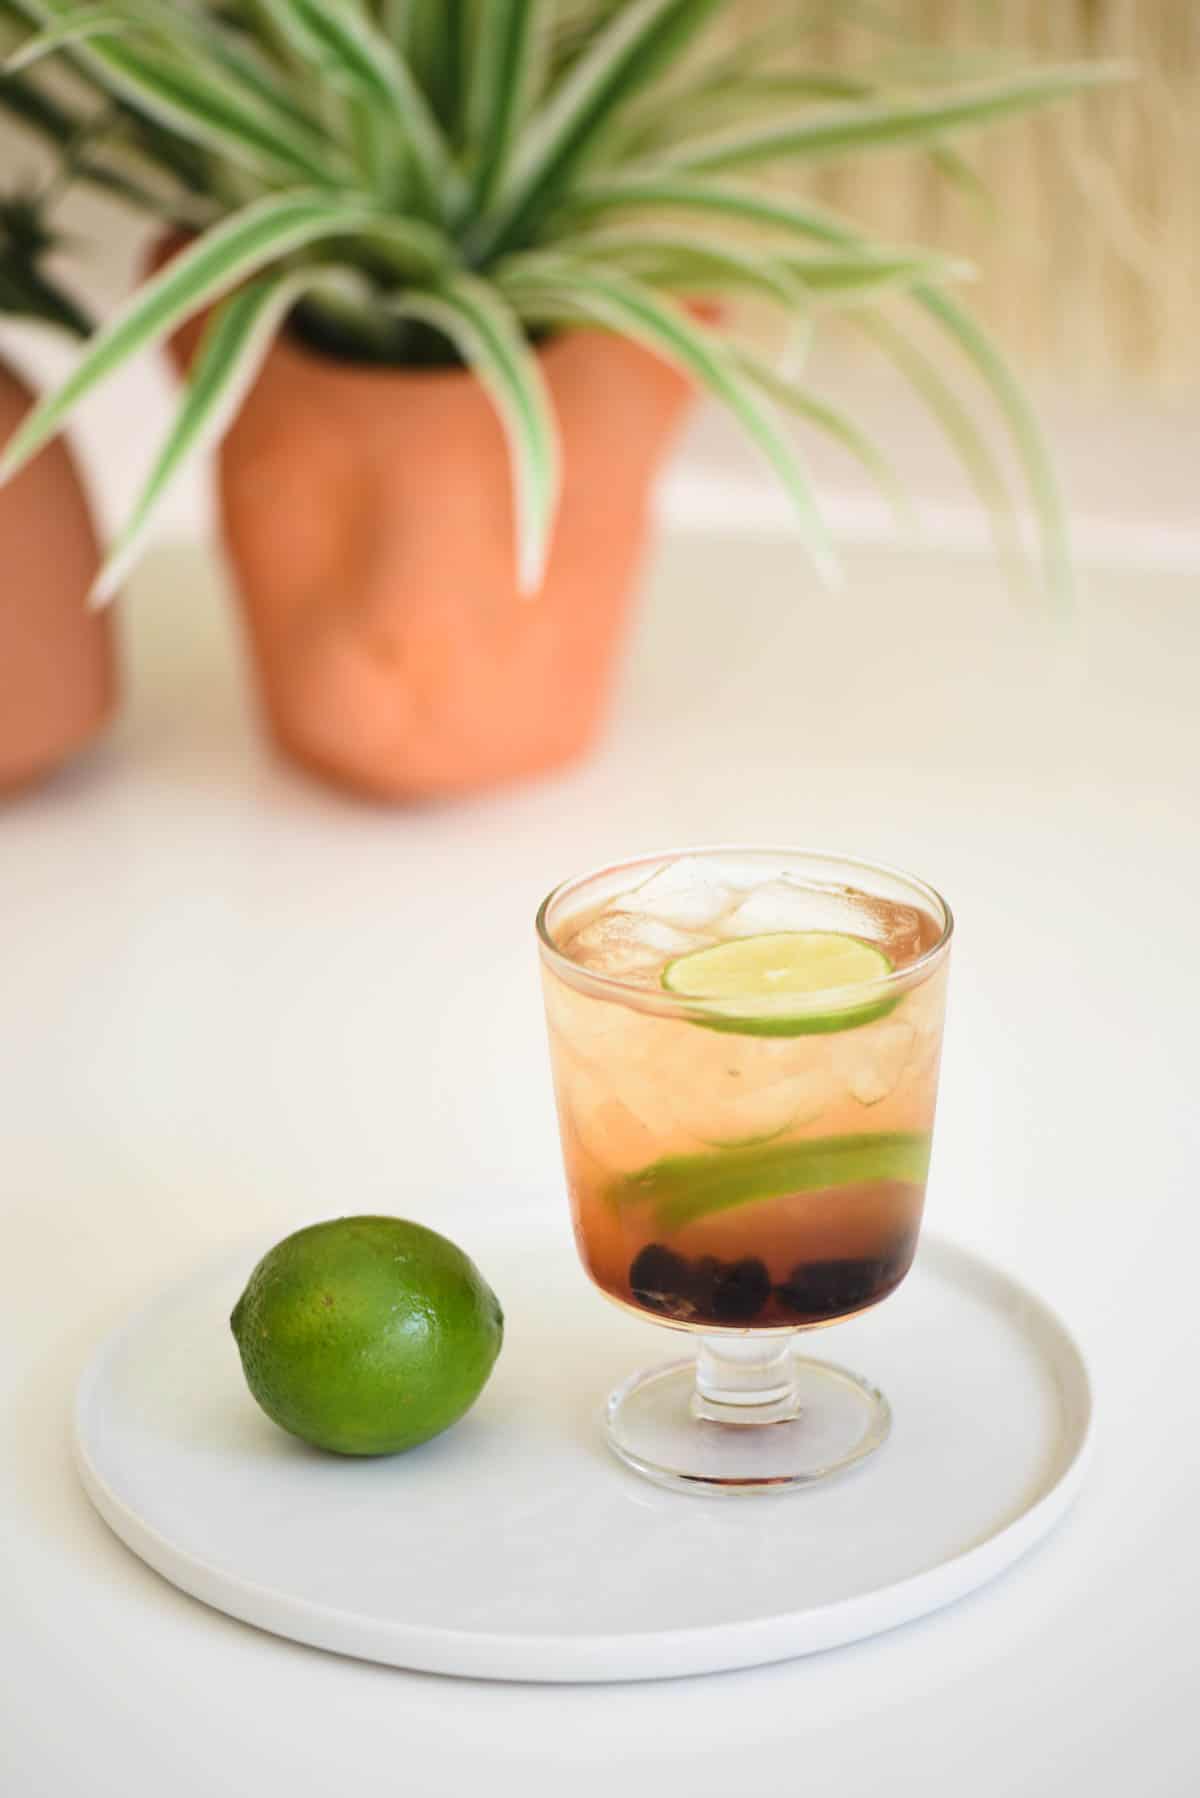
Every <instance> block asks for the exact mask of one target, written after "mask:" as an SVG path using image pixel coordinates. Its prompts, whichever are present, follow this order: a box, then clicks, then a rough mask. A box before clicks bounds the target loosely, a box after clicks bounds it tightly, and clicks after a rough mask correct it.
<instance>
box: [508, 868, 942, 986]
mask: <svg viewBox="0 0 1200 1798" xmlns="http://www.w3.org/2000/svg"><path fill="white" fill-rule="evenodd" d="M758 855H762V856H780V857H787V858H790V859H793V860H797V861H812V862H827V863H829V862H832V863H836V864H838V865H839V866H841V867H844V868H848V869H858V870H861V871H862V872H863V873H864V874H877V875H883V876H885V878H887V879H890V880H896V881H900V882H902V883H903V884H904V885H906V886H909V887H912V888H913V889H914V890H915V891H916V892H917V893H918V894H920V895H923V896H924V897H926V898H928V899H929V900H930V901H932V911H933V917H934V921H935V922H938V921H939V919H940V922H941V926H942V928H941V933H940V935H939V936H938V939H937V941H936V942H935V943H933V944H931V945H930V947H929V948H928V949H925V950H923V951H922V953H921V954H920V955H918V956H917V957H916V959H915V960H914V961H910V962H909V963H907V965H906V966H905V967H903V968H892V969H891V970H890V971H889V972H888V973H886V974H881V975H879V977H878V978H877V979H874V980H864V981H861V982H858V983H856V984H855V985H853V986H840V987H823V988H818V989H816V990H815V991H813V992H811V993H805V994H804V995H803V999H804V1004H803V1007H802V1009H803V1010H804V1011H809V1010H813V1011H816V1010H818V1009H820V1008H822V1007H824V1008H830V1009H835V1010H840V1009H842V1008H843V1007H842V1005H841V1004H840V1001H841V1000H842V999H844V1000H845V1009H850V1008H851V1007H853V1006H858V1005H861V1004H862V1002H863V1001H864V1000H871V999H875V998H879V997H882V996H884V995H886V994H888V993H890V992H896V991H906V990H907V989H908V988H909V987H911V986H916V985H917V984H918V983H919V982H920V981H921V980H922V979H923V978H924V977H925V976H926V975H928V974H929V973H932V971H933V969H934V968H935V966H936V965H937V964H938V962H940V961H942V960H943V959H944V958H945V955H946V953H947V951H948V950H949V947H950V941H951V938H952V937H953V935H954V913H953V912H952V911H951V909H950V906H949V904H948V902H947V901H946V900H945V899H944V898H943V897H942V895H941V893H939V892H938V890H937V888H936V887H934V886H931V885H930V883H929V882H928V881H927V880H922V879H921V878H920V876H919V875H917V874H910V873H909V872H908V870H907V869H906V868H897V867H895V866H893V865H892V864H891V863H890V862H879V861H868V860H867V859H865V858H864V857H863V856H856V855H845V854H843V853H842V852H841V851H840V850H836V849H815V848H811V847H806V848H799V847H796V846H792V847H790V848H789V847H784V846H781V845H779V844H770V843H704V844H700V845H698V846H696V845H693V846H690V847H686V848H680V849H663V850H658V851H656V852H651V853H649V854H646V855H634V856H630V857H628V858H627V859H625V860H620V861H615V862H609V863H607V864H606V865H604V866H602V867H598V868H592V869H590V870H589V871H588V872H586V873H583V874H575V875H571V876H569V877H568V878H567V879H566V880H561V881H559V882H558V883H557V885H555V886H553V887H552V888H551V889H550V891H549V892H548V893H547V894H546V897H545V898H544V899H543V900H542V903H541V904H540V905H539V906H538V909H537V916H536V919H535V927H536V930H537V936H538V945H539V948H540V950H541V953H542V956H543V958H544V960H545V961H546V962H547V963H548V965H549V966H551V967H552V968H554V970H555V972H556V973H559V974H561V975H562V976H563V977H564V978H565V979H566V980H568V982H569V983H570V984H571V985H572V986H576V987H579V988H581V989H583V990H585V991H592V992H594V993H596V994H597V996H599V997H601V998H609V999H619V1000H621V1001H622V1002H625V1003H630V1002H632V1003H633V1004H635V1005H636V1006H637V1008H638V1009H639V1010H644V1011H653V1012H660V1013H662V1014H663V1015H664V1016H672V1017H679V1016H680V1015H685V1016H697V1015H700V1016H707V1017H714V1016H716V1017H722V1016H724V1017H730V1016H733V1015H739V1016H742V1017H759V1018H771V1017H779V1016H782V1015H784V1013H785V1012H787V1013H791V1014H793V1015H794V1014H795V1012H796V1009H797V1001H796V996H795V995H790V996H787V997H785V996H784V995H778V996H772V997H770V998H767V999H764V996H763V995H762V994H761V993H757V994H749V993H744V994H736V993H731V994H728V995H725V996H723V997H722V998H721V999H719V1000H713V999H701V998H695V997H693V998H688V997H687V996H685V995H684V994H676V993H669V992H667V991H666V990H665V989H664V990H663V991H662V992H656V991H655V990H654V989H653V988H651V987H645V986H638V985H637V984H636V983H635V982H634V981H632V980H627V979H623V978H622V977H621V976H620V975H619V974H603V973H599V972H597V971H596V970H595V969H593V968H584V967H581V966H580V964H579V963H578V962H576V961H572V959H571V957H570V956H569V955H567V954H566V953H565V952H564V951H563V950H562V949H560V948H559V947H558V945H557V943H556V942H555V941H554V939H553V937H552V936H551V934H550V929H549V923H548V920H549V916H550V912H551V909H552V908H553V907H554V905H555V904H556V903H557V902H558V901H559V900H560V899H563V898H565V897H566V896H567V895H568V894H570V893H572V892H575V891H579V890H582V889H583V888H584V887H587V886H589V885H591V884H592V882H594V881H598V880H602V879H604V877H605V876H606V875H610V874H617V873H620V872H621V871H622V870H624V869H626V868H629V869H635V868H641V867H646V868H654V867H656V866H658V865H660V864H661V865H663V866H669V865H670V864H671V863H672V862H678V861H684V860H688V859H693V858H694V859H714V858H716V857H719V856H729V857H731V858H736V857H738V856H758Z"/></svg>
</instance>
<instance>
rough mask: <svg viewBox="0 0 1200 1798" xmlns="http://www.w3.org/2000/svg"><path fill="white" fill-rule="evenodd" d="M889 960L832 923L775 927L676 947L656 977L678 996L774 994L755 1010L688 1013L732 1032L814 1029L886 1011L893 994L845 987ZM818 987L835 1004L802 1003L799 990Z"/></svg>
mask: <svg viewBox="0 0 1200 1798" xmlns="http://www.w3.org/2000/svg"><path fill="white" fill-rule="evenodd" d="M892 967H893V964H892V962H891V961H890V960H889V958H888V957H887V956H886V955H885V954H884V953H883V950H882V949H876V948H875V947H873V945H872V944H870V943H864V942H863V941H861V939H860V938H858V937H856V936H843V935H842V934H841V933H840V932H838V931H832V930H780V931H773V932H772V933H771V934H770V935H768V936H747V937H739V938H738V939H737V940H736V941H735V942H730V943H717V944H715V945H714V946H713V947H712V948H710V949H696V950H693V952H692V953H691V954H690V955H680V956H678V957H677V958H676V959H675V960H674V961H670V962H668V963H667V965H666V967H665V968H664V969H663V973H662V983H663V986H664V987H665V988H666V990H667V991H668V992H669V993H674V994H676V996H677V997H679V998H681V999H704V1000H715V1001H722V1002H725V1003H728V1002H730V1001H738V1000H757V999H769V1000H772V1001H774V1003H773V1005H772V1006H771V1009H770V1010H769V1011H764V1012H763V1013H761V1014H760V1015H758V1016H757V1017H755V1016H749V1017H747V1016H737V1015H734V1014H732V1013H730V1012H723V1013H720V1014H713V1015H712V1016H710V1017H704V1018H697V1019H696V1022H697V1023H699V1024H703V1025H704V1026H706V1027H707V1028H708V1029H710V1030H727V1031H731V1032H734V1033H736V1034H737V1035H739V1036H815V1035H825V1034H828V1033H829V1032H831V1031H835V1030H855V1029H857V1028H858V1027H859V1026H860V1025H861V1024H870V1023H872V1022H873V1021H874V1020H875V1019H876V1018H882V1017H886V1015H887V1013H888V1012H889V1011H892V1010H893V1009H894V1008H895V1006H896V1005H897V1004H898V1003H899V1000H898V998H896V997H888V998H886V999H879V998H872V999H867V1000H862V1001H858V1002H857V1003H856V1001H855V999H854V996H853V989H854V988H855V987H856V986H867V985H870V984H872V983H873V982H877V981H879V980H881V979H882V978H883V977H884V975H886V974H890V973H891V972H892ZM822 993H828V994H830V995H831V996H832V995H833V994H835V993H836V994H837V1002H836V1004H834V1005H832V1006H827V1005H821V1004H811V1005H809V1006H808V1007H806V1006H805V1005H804V1003H803V1001H804V1000H805V999H806V998H808V999H811V998H812V997H813V996H814V995H817V994H822ZM789 999H795V1000H796V1001H798V1003H797V1004H796V1006H795V1009H794V1010H793V1009H791V1007H789V1006H788V1005H786V1004H780V1001H781V1000H784V1001H786V1000H789Z"/></svg>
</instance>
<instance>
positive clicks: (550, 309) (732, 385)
mask: <svg viewBox="0 0 1200 1798" xmlns="http://www.w3.org/2000/svg"><path fill="white" fill-rule="evenodd" d="M498 279H499V280H500V281H501V284H502V285H503V286H504V288H505V290H506V291H507V292H508V293H510V295H511V296H512V298H513V300H514V303H516V304H518V305H521V306H522V308H523V310H524V311H525V312H526V315H527V316H528V315H530V314H532V315H533V316H535V317H536V316H537V315H538V309H539V307H543V308H545V316H547V317H548V318H550V319H554V318H558V319H562V318H574V319H576V320H580V319H582V320H585V321H590V322H591V323H593V324H597V325H600V326H601V327H602V328H604V329H606V330H609V331H614V332H616V333H617V334H618V335H619V336H623V337H628V338H631V339H632V340H633V341H634V342H637V343H642V344H644V345H646V347H647V348H649V349H651V350H653V351H654V352H655V353H656V354H657V355H660V356H662V357H664V358H665V359H666V360H667V361H668V362H671V363H673V364H674V365H675V366H676V367H677V368H679V369H681V370H682V371H683V372H684V373H685V374H687V375H688V376H690V377H691V378H692V379H693V380H695V381H696V382H697V383H698V384H699V385H700V386H702V387H703V388H705V389H706V390H707V391H708V392H709V393H711V394H712V395H713V396H714V398H716V399H718V400H720V401H721V403H722V404H723V405H724V406H726V407H727V408H728V410H729V411H730V412H732V413H733V415H734V416H735V417H736V418H737V419H738V420H739V422H740V423H741V425H742V426H743V428H744V429H745V430H746V431H747V432H748V433H749V435H750V437H751V438H752V439H753V441H754V442H755V443H756V444H757V445H758V447H759V449H760V450H761V451H762V453H763V454H764V456H765V457H766V458H767V460H768V462H769V463H770V464H771V466H772V467H773V468H774V470H775V472H776V474H777V475H778V476H779V478H780V479H781V480H782V482H783V484H784V486H785V487H786V488H787V490H788V492H789V493H790V494H791V496H792V499H793V500H794V502H795V505H796V510H797V515H798V518H799V521H800V525H801V528H802V529H803V532H804V535H805V540H806V542H807V544H808V548H809V551H810V553H811V555H812V557H813V561H814V563H815V564H816V566H817V568H818V570H819V572H820V574H821V576H822V578H823V579H824V580H826V581H827V582H829V583H830V584H834V583H836V582H837V580H838V579H839V568H838V562H837V557H836V555H835V553H834V549H833V544H832V542H831V541H830V538H829V533H828V531H827V530H826V527H825V522H824V520H823V518H822V517H821V513H820V509H819V507H818V505H817V501H816V496H815V494H814V492H813V486H812V482H811V480H810V479H809V476H808V474H807V472H806V470H805V467H804V464H803V461H802V459H801V457H800V454H799V452H798V450H797V449H796V447H795V445H794V444H793V443H792V442H791V441H790V439H789V437H788V434H787V432H786V431H785V430H784V429H783V427H782V425H781V424H780V422H779V419H778V418H777V416H776V414H775V412H774V410H773V409H772V407H771V405H770V404H769V402H767V401H765V400H763V399H762V398H761V397H760V396H759V394H758V392H757V391H756V389H755V387H754V385H753V384H752V382H750V381H749V380H748V379H747V378H746V376H745V375H744V374H743V373H742V371H741V370H740V369H739V368H738V366H737V362H736V360H735V358H734V356H733V355H732V353H731V352H730V350H729V349H728V347H727V345H726V344H725V342H724V340H723V339H722V337H721V336H720V335H719V334H717V333H716V332H714V331H711V330H709V329H708V328H707V327H705V326H703V325H701V324H699V323H697V321H696V320H695V319H694V318H693V317H691V315H690V314H689V313H688V312H686V311H685V310H684V308H683V307H682V306H679V305H677V304H675V303H674V302H673V301H671V300H669V299H666V298H664V297H663V296H661V295H659V294H657V293H655V292H654V290H653V289H652V288H650V287H648V286H646V285H645V284H644V283H641V282H638V281H634V280H631V279H630V278H629V277H627V276H625V275H623V274H616V273H613V272H611V271H609V272H605V273H600V272H598V271H596V270H593V269H589V268H588V267H587V265H586V264H583V263H580V262H577V261H574V260H572V259H570V258H568V257H559V256H556V255H553V254H551V253H547V254H544V255H538V254H530V255H528V256H522V257H513V258H512V260H511V261H510V262H508V263H506V264H505V265H504V268H503V271H502V273H501V274H500V275H498Z"/></svg>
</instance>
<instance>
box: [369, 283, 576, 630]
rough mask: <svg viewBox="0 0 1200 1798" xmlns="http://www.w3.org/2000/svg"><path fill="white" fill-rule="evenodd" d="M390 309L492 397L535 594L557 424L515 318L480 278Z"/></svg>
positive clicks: (544, 552)
mask: <svg viewBox="0 0 1200 1798" xmlns="http://www.w3.org/2000/svg"><path fill="white" fill-rule="evenodd" d="M387 304H388V307H389V309H390V310H392V311H394V312H396V313H397V314H398V315H400V316H403V317H408V318H415V319H421V320H423V321H424V323H426V324H429V325H433V326H434V327H435V328H436V329H437V330H439V331H441V332H442V333H443V334H444V335H445V336H446V337H448V338H449V339H450V340H451V342H452V343H453V344H455V346H456V347H457V349H458V350H459V353H460V354H461V355H462V357H463V360H464V361H465V362H466V363H467V364H468V365H469V366H470V367H471V368H472V369H473V370H474V371H475V373H476V375H477V376H478V377H479V379H480V381H481V382H482V383H483V386H484V387H485V388H486V390H487V392H488V394H489V395H490V396H491V399H492V402H493V404H494V405H495V407H496V410H497V412H498V413H499V416H500V420H501V423H502V424H503V426H504V430H505V435H506V437H507V439H508V446H509V455H510V457H511V461H512V469H513V492H514V498H515V502H516V503H515V508H514V509H515V512H516V519H517V543H516V554H517V580H518V586H519V588H520V591H521V592H522V593H524V594H526V595H532V594H535V593H536V592H537V591H538V589H539V588H540V587H541V585H542V582H543V580H544V579H545V573H546V562H547V558H548V557H549V554H550V540H551V535H552V532H553V527H554V518H555V513H556V511H557V508H558V496H559V487H560V482H561V469H560V449H559V437H558V425H557V421H556V419H555V416H554V408H553V405H552V403H551V399H550V394H549V391H548V390H547V387H546V383H545V379H544V377H543V375H542V371H541V368H540V366H539V364H538V359H537V356H536V355H535V354H534V352H533V350H532V349H531V347H530V345H529V342H528V340H527V339H526V337H525V334H524V332H523V331H522V330H521V327H520V324H519V322H518V320H517V318H516V316H515V314H514V313H513V312H512V311H511V310H510V308H509V307H508V306H507V305H506V304H505V303H504V301H503V300H502V299H501V298H500V297H499V296H498V295H497V293H496V292H495V290H494V289H493V288H492V287H491V286H490V285H489V284H488V283H487V282H485V281H481V280H480V279H479V278H478V277H477V276H474V275H467V274H459V275H455V276H453V277H451V278H450V279H448V280H446V281H444V282H442V283H441V284H440V285H439V286H438V287H437V289H436V290H434V289H431V290H429V291H424V290H420V291H418V290H411V291H409V292H407V293H401V294H397V295H393V296H389V298H388V301H387Z"/></svg>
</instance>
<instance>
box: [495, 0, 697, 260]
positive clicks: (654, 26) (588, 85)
mask: <svg viewBox="0 0 1200 1798" xmlns="http://www.w3.org/2000/svg"><path fill="white" fill-rule="evenodd" d="M727 4H728V0H630V4H628V5H625V6H622V7H621V8H620V9H619V11H617V12H615V13H614V15H613V17H612V18H611V20H610V21H609V23H608V24H607V25H606V26H605V27H604V29H603V30H602V31H600V32H599V33H598V34H597V36H596V37H595V38H594V39H593V40H592V41H591V43H590V44H589V45H588V47H587V48H586V49H585V50H584V51H583V53H582V54H581V55H580V56H579V58H578V60H577V61H576V62H574V63H573V64H572V65H571V67H570V69H569V72H568V73H567V74H566V75H565V76H564V78H563V79H562V81H561V82H560V83H559V85H558V86H557V88H556V89H555V91H554V93H553V94H552V96H551V97H550V98H549V99H548V100H547V101H546V103H545V105H544V106H543V107H542V108H541V109H540V110H539V111H538V112H537V113H536V114H535V115H534V117H533V118H532V119H531V120H530V123H529V127H528V129H527V130H526V132H525V134H524V137H523V138H522V141H521V144H520V148H519V150H518V152H517V154H516V156H515V158H514V160H513V165H512V171H511V174H510V176H509V178H508V179H507V180H506V182H505V184H504V187H503V189H502V190H501V193H500V195H499V198H498V201H497V208H496V214H495V217H494V218H493V219H491V220H490V221H489V223H488V226H487V229H486V230H484V231H482V232H481V233H480V235H479V241H478V244H477V245H476V246H475V247H476V249H477V251H478V253H479V254H480V255H488V254H491V253H493V252H494V251H495V250H497V249H498V248H500V247H501V246H503V245H505V244H508V243H511V242H512V241H514V239H516V238H517V237H519V236H520V234H521V233H522V231H523V230H524V229H525V227H526V226H527V224H528V221H529V220H530V218H531V217H532V215H533V214H534V213H535V212H536V210H537V208H538V207H539V205H541V204H542V203H544V201H545V199H546V197H547V195H549V194H552V193H553V192H555V191H556V190H558V189H560V188H561V187H562V185H563V183H564V182H565V181H566V180H567V179H568V177H570V176H571V175H572V174H573V173H574V172H575V171H576V170H577V169H578V167H579V165H580V163H581V162H582V160H583V159H584V157H585V156H586V155H587V153H588V150H589V148H590V147H591V146H592V145H593V144H594V143H595V141H596V138H597V137H598V135H599V134H600V132H601V131H602V130H603V128H604V127H605V126H606V125H607V123H608V122H609V120H610V119H611V117H612V116H613V114H614V112H615V111H617V109H619V108H620V107H621V106H623V105H625V104H626V103H627V102H628V100H629V99H630V98H631V96H632V95H633V94H635V93H638V92H640V91H641V89H642V88H643V87H644V86H645V85H646V84H647V83H648V82H649V81H650V80H652V79H653V77H654V76H655V75H656V74H657V73H658V72H659V70H660V69H661V68H662V66H663V64H664V62H665V61H666V60H668V59H669V58H671V57H673V56H675V55H678V54H679V53H680V52H681V51H682V50H683V48H684V46H685V45H686V43H687V42H688V40H689V39H690V38H691V37H693V36H694V35H695V33H696V32H698V31H699V30H700V29H701V27H702V26H704V25H706V24H707V23H708V21H709V20H710V19H711V17H712V16H713V14H714V13H715V12H716V10H717V9H718V7H721V6H724V5H727Z"/></svg>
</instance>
